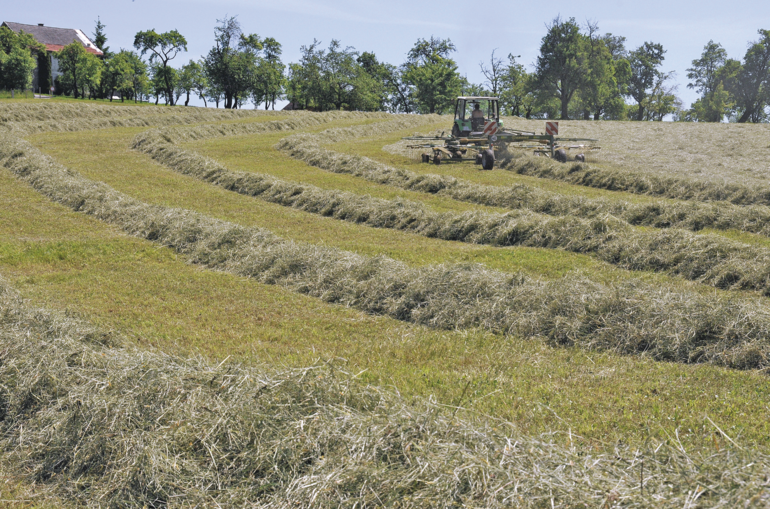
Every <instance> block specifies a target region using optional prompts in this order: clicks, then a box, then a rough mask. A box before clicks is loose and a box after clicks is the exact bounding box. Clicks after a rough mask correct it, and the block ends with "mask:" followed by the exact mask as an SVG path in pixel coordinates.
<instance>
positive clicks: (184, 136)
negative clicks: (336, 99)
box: [134, 111, 393, 146]
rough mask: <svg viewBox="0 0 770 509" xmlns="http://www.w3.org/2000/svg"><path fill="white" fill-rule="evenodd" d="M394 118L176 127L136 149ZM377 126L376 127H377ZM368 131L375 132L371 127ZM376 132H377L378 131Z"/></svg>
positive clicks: (344, 116)
mask: <svg viewBox="0 0 770 509" xmlns="http://www.w3.org/2000/svg"><path fill="white" fill-rule="evenodd" d="M392 117H393V115H390V114H388V113H363V112H350V111H328V112H324V113H312V112H304V111H297V112H294V114H293V115H292V118H290V119H285V120H275V121H271V122H258V123H237V124H207V125H197V126H173V127H164V128H157V129H151V130H149V131H145V132H144V133H141V134H139V135H137V137H136V140H135V142H134V145H135V146H136V145H140V144H141V143H143V141H142V140H152V141H153V142H164V143H168V144H177V143H185V142H192V141H200V140H206V139H210V138H218V137H227V136H247V135H250V134H259V133H271V132H281V131H294V130H297V129H304V128H310V127H316V126H319V125H323V124H326V123H329V122H333V121H335V120H355V119H360V120H368V119H375V120H376V119H382V120H383V122H384V121H385V120H388V119H391V118H392ZM374 125H377V124H374ZM369 128H370V129H371V128H373V127H372V126H369ZM375 129H376V128H375Z"/></svg>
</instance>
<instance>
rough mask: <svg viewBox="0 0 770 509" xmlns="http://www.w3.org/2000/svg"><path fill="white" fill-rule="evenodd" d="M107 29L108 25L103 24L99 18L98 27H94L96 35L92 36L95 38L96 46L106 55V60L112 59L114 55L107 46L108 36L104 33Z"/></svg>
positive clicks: (97, 18)
mask: <svg viewBox="0 0 770 509" xmlns="http://www.w3.org/2000/svg"><path fill="white" fill-rule="evenodd" d="M105 28H107V25H105V24H104V23H102V20H101V18H100V17H99V16H97V17H96V26H94V33H93V34H91V35H92V36H93V37H94V44H95V45H96V47H97V48H99V49H100V50H101V52H102V53H104V58H110V57H111V56H112V53H111V52H110V47H109V46H107V34H106V33H105V32H104V29H105Z"/></svg>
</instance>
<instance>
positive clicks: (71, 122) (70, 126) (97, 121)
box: [0, 103, 297, 136]
mask: <svg viewBox="0 0 770 509" xmlns="http://www.w3.org/2000/svg"><path fill="white" fill-rule="evenodd" d="M33 106H34V105H33ZM59 106H60V107H59ZM0 111H1V110H0ZM23 112H24V111H23V110H22V113H23ZM13 113H16V114H18V113H19V112H13ZM103 113H104V114H103ZM296 114H297V113H296V112H288V113H287V112H274V111H262V110H218V109H208V108H159V107H158V108H156V107H149V106H147V107H144V106H142V107H132V106H128V107H121V106H111V107H110V106H90V107H83V108H78V107H75V106H72V105H60V104H58V103H51V108H49V109H43V108H33V111H31V112H28V114H26V115H25V114H19V115H18V116H19V118H22V119H25V118H29V119H28V120H11V121H8V122H0V131H7V132H10V133H13V134H15V135H18V136H27V135H30V134H37V133H43V132H52V131H55V132H77V131H86V130H92V129H106V128H115V127H150V126H172V125H180V124H181V125H185V124H196V123H201V122H218V121H227V120H237V119H248V118H253V117H264V116H294V115H296ZM7 117H8V118H14V117H12V116H11V115H10V114H8V115H7ZM36 118H42V119H43V120H32V119H36Z"/></svg>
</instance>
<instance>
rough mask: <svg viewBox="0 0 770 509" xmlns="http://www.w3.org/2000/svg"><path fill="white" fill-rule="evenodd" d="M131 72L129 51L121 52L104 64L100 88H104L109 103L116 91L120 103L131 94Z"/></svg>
mask: <svg viewBox="0 0 770 509" xmlns="http://www.w3.org/2000/svg"><path fill="white" fill-rule="evenodd" d="M133 72H134V66H133V62H132V58H131V52H130V51H126V50H121V51H120V53H118V54H116V55H113V56H112V58H110V59H109V60H107V61H106V62H105V63H104V71H103V72H102V80H101V86H103V87H104V89H105V92H106V93H107V95H108V96H109V98H110V102H112V97H113V96H114V95H115V91H116V90H117V91H118V92H119V93H120V100H121V102H123V100H124V98H125V96H126V95H128V94H131V93H132V91H133V88H134V86H133V85H134V83H133Z"/></svg>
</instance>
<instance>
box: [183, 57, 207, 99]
mask: <svg viewBox="0 0 770 509" xmlns="http://www.w3.org/2000/svg"><path fill="white" fill-rule="evenodd" d="M207 86H208V81H207V80H206V74H205V72H204V71H203V66H202V65H201V64H200V63H198V62H196V61H194V60H190V62H189V63H187V64H185V65H183V66H182V70H181V72H180V73H179V85H178V89H179V90H181V91H183V93H185V94H186V95H187V97H186V98H185V101H184V105H185V106H187V105H188V104H190V94H191V93H195V94H196V95H197V96H198V97H199V98H201V99H203V105H204V106H207V104H206V95H205V94H206V87H207Z"/></svg>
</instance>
